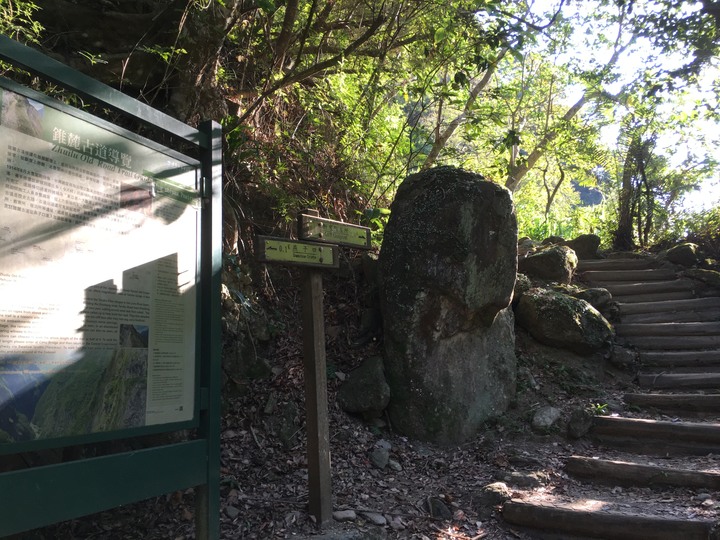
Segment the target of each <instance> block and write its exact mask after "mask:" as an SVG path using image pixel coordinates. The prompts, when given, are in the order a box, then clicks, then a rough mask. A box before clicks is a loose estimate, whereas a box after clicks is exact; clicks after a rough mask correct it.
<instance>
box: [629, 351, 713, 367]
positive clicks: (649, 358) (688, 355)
mask: <svg viewBox="0 0 720 540" xmlns="http://www.w3.org/2000/svg"><path fill="white" fill-rule="evenodd" d="M638 356H639V360H640V363H641V364H642V365H643V366H648V367H650V366H655V367H660V368H662V367H690V366H695V367H707V366H717V365H720V350H715V351H642V352H640V353H639V355H638Z"/></svg>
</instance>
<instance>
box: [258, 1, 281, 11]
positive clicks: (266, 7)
mask: <svg viewBox="0 0 720 540" xmlns="http://www.w3.org/2000/svg"><path fill="white" fill-rule="evenodd" d="M257 6H258V7H259V8H260V9H262V10H263V11H265V12H267V13H272V12H274V11H275V10H276V9H277V6H275V2H273V0H257Z"/></svg>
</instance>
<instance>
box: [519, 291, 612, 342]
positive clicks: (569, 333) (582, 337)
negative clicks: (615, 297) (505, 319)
mask: <svg viewBox="0 0 720 540" xmlns="http://www.w3.org/2000/svg"><path fill="white" fill-rule="evenodd" d="M515 315H516V317H517V322H518V324H519V325H520V326H522V327H523V328H524V329H525V330H527V331H528V332H530V335H532V337H534V338H535V339H536V340H538V341H539V342H540V343H543V344H545V345H550V346H552V347H558V348H561V349H568V350H570V351H573V352H576V353H578V354H584V355H589V354H592V353H594V352H597V351H600V350H603V349H607V348H609V347H610V345H611V343H612V339H613V329H612V326H611V325H610V323H608V322H607V320H605V317H603V316H602V315H601V314H600V312H599V311H598V310H596V309H595V308H594V307H592V306H591V305H590V304H589V303H587V302H586V301H585V300H580V299H578V298H573V297H572V296H568V295H567V294H563V293H559V292H554V291H549V290H546V289H538V288H535V289H530V290H529V291H528V292H526V293H525V294H524V295H523V296H522V298H521V299H520V302H518V305H517V308H516V310H515Z"/></svg>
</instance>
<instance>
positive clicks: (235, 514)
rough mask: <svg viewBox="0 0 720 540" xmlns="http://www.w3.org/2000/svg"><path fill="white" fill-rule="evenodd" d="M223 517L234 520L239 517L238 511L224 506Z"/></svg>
mask: <svg viewBox="0 0 720 540" xmlns="http://www.w3.org/2000/svg"><path fill="white" fill-rule="evenodd" d="M225 515H226V516H227V517H229V518H230V519H235V518H236V517H238V516H239V515H240V510H238V509H237V508H235V507H234V506H226V507H225Z"/></svg>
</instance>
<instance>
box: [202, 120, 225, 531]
mask: <svg viewBox="0 0 720 540" xmlns="http://www.w3.org/2000/svg"><path fill="white" fill-rule="evenodd" d="M200 132H201V133H203V134H205V135H206V136H207V139H208V140H209V141H210V145H209V147H208V148H203V149H202V151H201V156H200V158H201V163H202V169H201V175H202V179H201V191H202V193H201V204H202V205H203V214H202V219H203V222H202V224H201V230H202V233H201V234H202V236H201V238H200V249H201V261H202V264H201V267H200V309H201V311H202V313H204V314H205V315H206V316H204V317H202V319H201V321H200V325H201V327H200V335H201V342H200V355H201V358H202V363H201V366H202V370H201V373H200V386H201V389H202V394H203V395H207V403H202V404H201V407H200V427H199V432H200V433H199V434H200V436H201V437H202V438H203V439H205V440H206V441H207V445H208V448H207V456H208V458H207V482H206V483H204V484H202V485H200V486H196V487H195V531H196V536H197V538H199V539H203V540H212V539H215V538H220V417H221V411H220V407H221V399H220V364H221V350H220V342H221V336H220V311H221V309H220V288H221V271H222V246H221V243H220V238H222V127H221V126H220V124H218V123H217V122H214V121H208V122H203V123H202V124H201V125H200Z"/></svg>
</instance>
